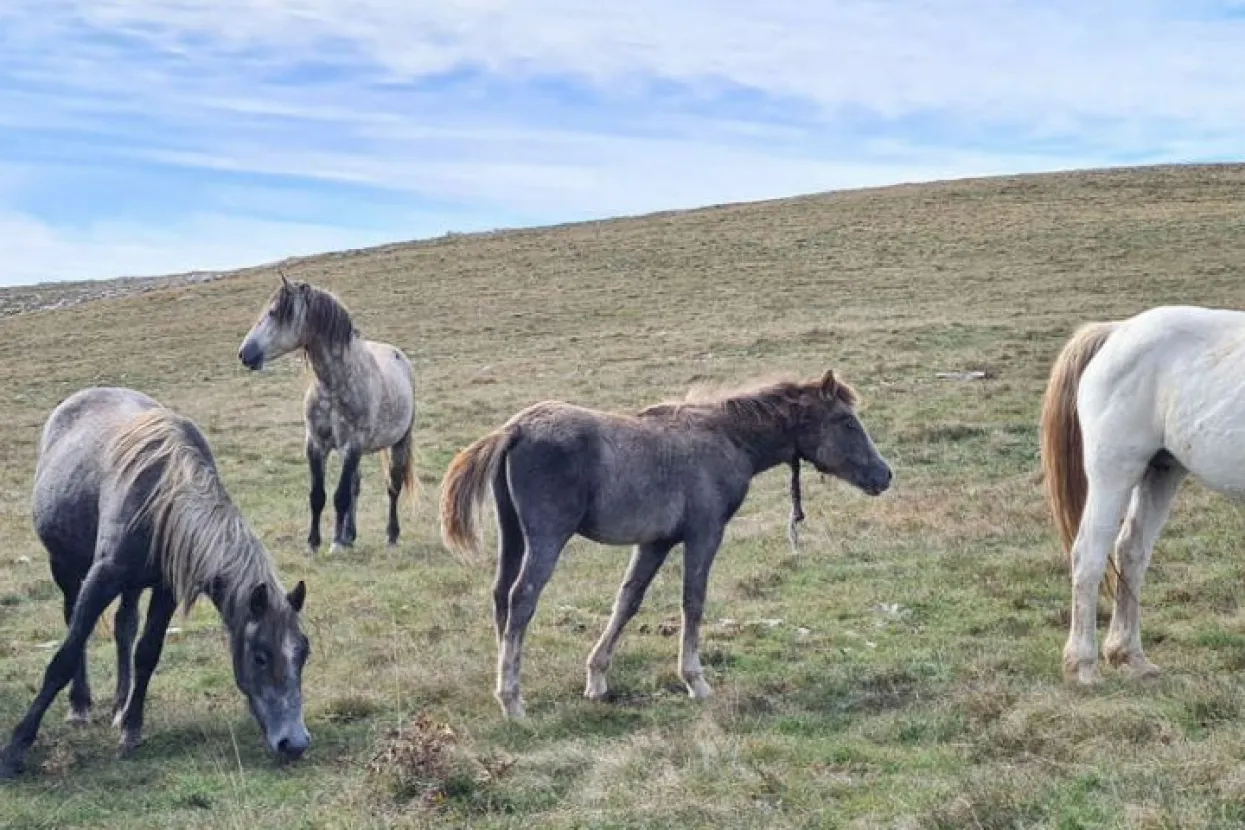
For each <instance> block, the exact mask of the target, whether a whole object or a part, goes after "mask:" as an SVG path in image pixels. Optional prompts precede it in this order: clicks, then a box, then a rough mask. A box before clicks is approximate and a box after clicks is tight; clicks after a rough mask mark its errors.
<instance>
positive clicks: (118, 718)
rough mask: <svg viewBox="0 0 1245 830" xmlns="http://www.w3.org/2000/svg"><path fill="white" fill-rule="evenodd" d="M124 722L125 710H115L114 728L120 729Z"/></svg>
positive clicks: (113, 717)
mask: <svg viewBox="0 0 1245 830" xmlns="http://www.w3.org/2000/svg"><path fill="white" fill-rule="evenodd" d="M123 723H125V710H124V709H122V710H121V711H119V712H114V713H113V716H112V728H113V729H120V728H121V724H123Z"/></svg>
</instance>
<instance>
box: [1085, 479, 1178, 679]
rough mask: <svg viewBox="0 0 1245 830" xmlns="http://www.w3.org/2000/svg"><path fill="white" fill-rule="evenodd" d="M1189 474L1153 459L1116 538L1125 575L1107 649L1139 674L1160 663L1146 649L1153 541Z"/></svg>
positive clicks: (1151, 670) (1113, 658)
mask: <svg viewBox="0 0 1245 830" xmlns="http://www.w3.org/2000/svg"><path fill="white" fill-rule="evenodd" d="M1184 477H1185V470H1184V468H1183V467H1179V466H1175V465H1174V464H1171V463H1163V464H1161V465H1155V464H1152V465H1151V466H1150V468H1149V469H1147V470H1146V474H1145V476H1144V477H1143V478H1142V480H1141V484H1139V485H1137V487H1136V488H1135V489H1134V490H1133V496H1132V501H1131V503H1130V504H1129V508H1128V516H1127V517H1126V518H1125V519H1124V529H1123V530H1122V531H1121V532H1120V535H1119V538H1118V539H1117V540H1116V543H1115V551H1116V555H1115V558H1116V562H1118V563H1119V567H1120V579H1119V582H1118V584H1117V585H1116V590H1115V610H1114V612H1113V613H1112V615H1111V626H1110V628H1109V629H1108V630H1107V637H1106V640H1105V641H1104V642H1103V649H1102V650H1103V655H1104V656H1105V657H1106V658H1107V661H1108V662H1110V663H1111V664H1112V665H1115V666H1119V665H1127V666H1128V667H1129V668H1130V669H1132V671H1133V672H1134V673H1135V674H1136V675H1138V676H1140V677H1153V676H1155V675H1157V674H1158V673H1159V670H1158V667H1157V666H1155V665H1154V664H1153V663H1151V662H1150V661H1149V659H1147V658H1146V655H1145V652H1143V651H1142V649H1141V587H1142V585H1143V584H1144V582H1145V575H1146V568H1147V567H1148V566H1149V564H1150V555H1151V554H1152V553H1153V551H1154V543H1155V542H1156V541H1157V540H1158V536H1159V533H1160V532H1161V531H1162V529H1163V525H1164V524H1165V523H1166V522H1167V517H1168V515H1169V514H1170V512H1171V505H1172V501H1173V500H1174V499H1175V497H1176V491H1177V490H1178V489H1179V488H1180V482H1181V481H1182V480H1184Z"/></svg>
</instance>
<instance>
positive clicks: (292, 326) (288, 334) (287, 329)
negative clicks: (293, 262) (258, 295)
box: [238, 274, 311, 369]
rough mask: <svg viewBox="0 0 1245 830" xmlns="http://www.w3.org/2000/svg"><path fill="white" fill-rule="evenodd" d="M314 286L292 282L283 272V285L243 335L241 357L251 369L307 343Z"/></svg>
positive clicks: (257, 367)
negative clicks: (308, 317) (308, 313)
mask: <svg viewBox="0 0 1245 830" xmlns="http://www.w3.org/2000/svg"><path fill="white" fill-rule="evenodd" d="M310 294H311V286H310V285H308V284H307V283H303V282H290V281H289V280H287V279H286V278H285V274H282V275H281V285H280V287H279V288H277V290H276V291H274V292H273V294H272V297H271V298H270V299H269V300H268V305H267V307H266V308H265V309H264V312H263V314H261V315H260V317H259V320H257V321H256V322H255V325H253V326H251V330H250V331H248V332H247V333H246V337H244V338H243V339H242V346H241V347H240V348H239V349H238V359H239V360H241V361H242V365H244V366H246V368H248V369H261V368H263V365H264V363H265V362H267V361H269V360H273V359H275V358H278V357H280V356H281V355H283V354H286V353H288V352H292V351H294V350H295V349H297V348H300V347H303V346H306V345H307V342H306V341H307V335H306V328H307V306H308V303H309V300H310Z"/></svg>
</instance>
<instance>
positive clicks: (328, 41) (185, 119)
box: [0, 0, 1245, 283]
mask: <svg viewBox="0 0 1245 830" xmlns="http://www.w3.org/2000/svg"><path fill="white" fill-rule="evenodd" d="M1236 5H1238V6H1239V3H1237V4H1236ZM1226 7H1227V4H1222V5H1216V4H1213V3H1210V2H1196V1H1194V2H1186V3H1183V4H1182V3H1178V2H1176V0H1170V1H1169V2H1158V1H1157V0H1142V1H1141V2H1125V0H1103V1H1102V2H1098V3H1092V4H1086V3H1081V2H1077V0H1049V2H1045V3H1041V4H1038V3H1032V2H1027V0H910V1H909V2H885V0H836V2H833V3H817V2H810V0H769V2H764V3H761V2H755V0H715V2H709V0H682V1H681V2H668V1H667V0H629V2H621V0H615V1H614V2H609V3H607V2H604V0H603V2H600V3H596V4H584V3H582V2H578V0H577V1H576V2H571V0H523V2H520V1H519V0H441V1H440V2H435V3H428V2H408V0H161V1H160V2H151V0H7V2H5V3H4V4H3V5H0V125H3V126H4V128H5V129H6V130H7V131H9V133H10V134H11V135H26V134H31V135H36V134H40V135H41V134H42V132H54V133H57V134H63V135H68V136H71V138H72V141H71V142H70V143H71V144H73V146H70V147H61V146H60V145H57V144H56V143H55V142H53V143H49V144H46V145H44V144H40V145H39V147H38V149H37V150H34V151H31V153H30V158H29V159H27V161H26V162H25V165H26V166H25V167H24V168H22V169H19V170H16V171H15V172H13V173H11V174H9V175H8V176H7V177H6V174H5V172H4V170H0V238H6V239H12V238H20V241H19V243H18V246H19V247H18V250H17V254H19V255H14V254H13V253H12V252H8V253H6V257H5V258H4V260H3V264H0V283H3V282H14V281H19V280H20V281H24V280H28V279H41V278H46V277H49V276H74V277H82V276H106V275H114V274H132V273H155V272H160V271H164V270H186V269H191V268H220V267H225V265H233V264H245V263H247V262H252V261H259V260H264V259H273V258H277V257H280V256H284V255H287V254H291V253H296V252H299V253H301V252H311V251H317V250H329V249H332V248H335V247H345V246H358V245H361V244H366V243H367V242H369V241H379V240H381V239H390V238H410V237H414V236H418V235H421V234H422V233H424V232H428V233H439V232H441V231H443V230H445V229H447V223H454V224H453V226H454V227H455V228H456V229H457V228H465V227H466V228H471V227H487V226H489V224H490V222H492V221H494V217H507V218H513V217H518V218H519V219H520V220H522V221H530V222H543V221H561V220H566V219H570V218H579V217H590V216H606V215H613V214H617V213H635V212H642V211H646V210H653V209H661V208H671V207H689V206H693V205H697V204H705V203H713V202H723V201H739V200H747V199H755V198H767V197H774V196H781V195H789V194H795V193H806V192H812V191H817V190H825V189H831V188H840V187H852V186H864V185H872V184H882V183H887V182H892V181H919V180H927V179H931V178H944V177H954V176H963V175H982V174H989V173H1003V172H1022V171H1034V170H1041V169H1054V168H1068V167H1081V166H1094V165H1101V164H1110V163H1113V162H1115V161H1118V160H1126V161H1128V162H1130V163H1132V162H1139V161H1167V160H1188V159H1198V158H1207V157H1224V156H1233V155H1236V156H1238V157H1239V156H1240V155H1241V151H1242V147H1243V146H1245V139H1243V138H1241V136H1243V135H1245V61H1241V60H1240V59H1239V54H1238V53H1239V52H1240V49H1241V44H1242V43H1245V21H1243V20H1241V19H1235V20H1232V19H1224V18H1222V16H1221V15H1217V10H1222V9H1224V8H1226ZM136 43H141V44H143V45H144V46H143V48H141V49H138V48H135V44H136ZM455 73H457V74H455ZM447 74H448V75H451V76H455V77H456V80H455V82H454V83H453V84H452V85H450V86H446V85H445V84H444V83H443V82H438V80H437V79H438V78H443V77H444V76H446V75H447ZM313 75H314V77H313ZM546 82H563V83H566V82H570V83H571V84H573V86H574V89H575V90H577V91H573V92H566V93H564V94H561V95H559V94H556V93H550V92H548V90H547V89H545V91H543V92H542V91H541V89H542V87H541V86H540V84H541V83H546ZM438 84H439V85H438ZM655 87H656V88H660V89H663V90H667V89H675V90H677V95H674V96H673V97H671V96H669V95H667V96H666V97H664V98H663V97H662V95H657V96H656V97H654V95H653V93H652V90H653V89H654V88H655ZM499 88H500V89H503V90H504V91H505V94H506V96H507V97H505V98H501V97H498V95H499V93H497V89H499ZM446 90H452V92H447V91H446ZM663 94H664V93H663ZM741 94H755V95H756V96H757V97H758V99H759V100H760V101H761V102H762V103H763V105H758V106H756V107H750V106H746V105H743V104H740V103H738V97H739V96H740V95H741ZM585 97H586V98H589V99H591V100H589V101H586V102H585V101H582V100H580V99H581V98H585ZM675 102H686V106H683V105H682V104H680V103H675ZM775 112H776V113H778V115H777V116H775V115H773V113H775ZM628 119H630V120H628ZM862 125H864V126H862ZM0 139H2V137H0ZM74 142H76V143H74ZM74 154H77V155H74ZM120 163H125V164H159V165H168V166H171V167H176V168H183V169H191V170H197V171H206V172H207V173H209V174H211V173H215V174H223V173H226V172H228V173H232V174H243V175H244V176H245V175H256V174H262V175H267V176H279V177H282V178H283V179H292V180H296V181H298V182H302V183H309V182H310V183H314V182H327V183H335V184H348V185H356V186H363V187H368V188H380V189H384V190H386V191H389V192H391V193H394V194H401V195H402V196H404V197H405V198H408V199H409V200H410V203H411V204H416V203H420V202H422V203H424V204H431V205H447V206H450V208H452V211H453V212H450V213H447V214H446V215H445V216H443V217H437V216H436V215H435V213H424V214H420V215H419V216H417V217H415V218H411V217H409V216H406V217H405V218H404V217H395V219H394V220H393V221H388V220H386V221H384V222H383V223H381V224H383V225H384V226H383V227H378V226H376V224H377V223H375V222H373V223H372V224H371V225H367V224H366V223H364V226H363V227H362V228H361V229H357V230H351V229H350V228H347V227H344V226H343V224H344V223H338V222H335V221H333V220H332V219H330V218H322V217H318V218H317V219H316V220H315V221H312V222H303V221H297V222H296V221H281V220H280V217H281V214H282V211H281V209H280V208H281V204H280V199H277V200H276V202H272V201H270V200H268V199H267V198H266V197H265V196H263V195H262V194H261V193H260V191H259V190H254V191H250V192H249V193H248V191H247V189H246V188H245V187H241V188H240V189H238V190H236V191H234V192H233V193H232V194H231V195H230V197H229V199H227V200H224V201H222V202H220V203H218V204H216V205H209V206H206V207H191V208H186V209H184V210H182V211H181V213H179V214H178V215H173V216H170V217H169V218H168V219H167V220H164V221H161V222H160V224H159V225H158V226H156V227H151V226H148V225H140V224H138V223H136V222H133V221H131V222H129V223H117V222H110V221H108V220H107V211H108V209H109V206H108V205H105V204H101V205H99V206H98V208H97V214H98V215H97V216H96V218H95V219H93V220H82V219H81V218H80V217H79V218H77V219H76V220H75V223H74V224H72V225H71V224H68V223H66V222H63V221H53V220H51V219H49V218H48V217H45V216H42V215H40V216H39V217H35V216H34V215H33V214H32V212H31V211H29V210H26V209H23V208H22V207H21V206H20V198H19V197H20V194H21V193H22V192H23V190H25V191H27V192H28V191H29V189H30V188H38V187H39V181H38V179H39V169H40V165H44V166H51V165H55V164H61V165H64V164H78V165H83V166H87V167H89V166H92V165H93V166H95V167H97V168H107V167H108V166H110V165H115V164H120ZM10 165H12V162H10ZM230 186H232V185H230ZM222 189H227V188H226V186H225V185H222V186H221V187H220V188H218V192H219V191H221V190H222ZM248 196H250V197H253V198H251V199H250V202H249V203H248ZM343 198H345V197H343ZM227 210H232V211H236V212H234V213H230V214H228V215H226V213H224V212H223V211H227ZM248 210H250V211H251V212H252V213H262V214H263V215H264V216H266V217H270V218H267V219H254V218H250V217H249V216H248ZM428 210H431V208H428ZM6 211H7V213H6ZM341 211H342V213H343V214H344V215H348V214H349V212H350V211H351V205H350V204H349V202H345V201H344V202H342V204H341ZM295 213H296V214H297V212H295ZM322 213H324V214H328V213H331V211H328V210H326V211H323V212H322ZM292 215H293V214H292ZM297 215H299V216H301V215H302V214H297ZM272 216H276V217H278V218H277V219H276V220H274V219H272V218H271V217H272ZM287 218H288V217H287ZM497 221H498V223H501V224H506V223H507V222H506V221H505V220H504V219H499V220H497Z"/></svg>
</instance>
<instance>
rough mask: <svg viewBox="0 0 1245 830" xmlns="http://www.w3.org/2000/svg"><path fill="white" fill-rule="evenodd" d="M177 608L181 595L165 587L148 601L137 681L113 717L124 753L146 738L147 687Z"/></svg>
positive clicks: (136, 656) (136, 667)
mask: <svg viewBox="0 0 1245 830" xmlns="http://www.w3.org/2000/svg"><path fill="white" fill-rule="evenodd" d="M176 610H177V597H175V596H174V595H173V592H172V591H170V590H169V589H168V588H165V587H162V586H157V587H155V588H153V589H152V590H151V599H150V600H149V601H148V602H147V622H146V623H145V624H144V625H143V636H142V639H140V640H139V641H138V648H137V649H136V650H135V652H134V682H133V683H132V684H130V694H129V697H128V698H127V700H126V702H125V707H124V708H123V709H122V710H121V711H120V712H118V713H117V716H116V717H115V718H114V719H113V725H114V726H119V727H121V753H122V754H126V753H128V752H130V751H132V750H133V749H134V748H135V747H137V746H138V744H139V742H140V741H141V740H142V733H143V707H144V705H145V704H146V702H147V686H148V684H149V683H150V682H151V675H152V673H153V672H155V670H156V664H157V663H159V662H160V652H161V651H163V649H164V635H165V632H166V631H167V630H168V627H169V621H170V620H172V619H173V612H174V611H176Z"/></svg>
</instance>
